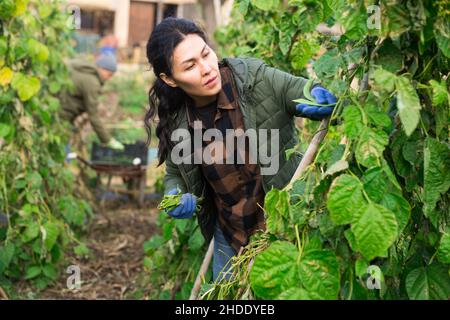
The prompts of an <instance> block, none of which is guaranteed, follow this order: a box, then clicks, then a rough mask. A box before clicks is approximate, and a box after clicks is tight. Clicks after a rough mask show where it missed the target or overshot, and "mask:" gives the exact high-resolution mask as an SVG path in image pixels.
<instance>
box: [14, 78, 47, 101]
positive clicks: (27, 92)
mask: <svg viewBox="0 0 450 320" xmlns="http://www.w3.org/2000/svg"><path fill="white" fill-rule="evenodd" d="M11 86H12V88H13V89H14V90H16V91H17V94H18V95H19V98H20V100H22V101H27V100H29V99H30V98H31V97H33V96H34V95H36V94H37V93H38V92H39V90H40V89H41V82H40V80H39V79H38V78H36V77H32V76H26V75H23V74H22V73H20V72H17V73H15V74H14V77H13V79H12V82H11Z"/></svg>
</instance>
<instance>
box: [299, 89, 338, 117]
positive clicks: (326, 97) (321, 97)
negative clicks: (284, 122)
mask: <svg viewBox="0 0 450 320" xmlns="http://www.w3.org/2000/svg"><path fill="white" fill-rule="evenodd" d="M311 95H312V96H313V97H314V99H315V100H316V102H317V103H318V104H333V106H329V107H320V106H314V105H307V104H298V105H296V106H295V109H296V110H297V112H298V113H299V116H300V117H304V118H309V119H311V120H317V121H319V120H322V119H324V118H326V117H328V116H330V115H331V114H332V113H333V108H334V105H335V104H336V102H337V98H336V97H335V96H334V95H333V94H332V93H331V92H330V91H328V90H327V89H325V88H323V87H321V86H316V87H314V88H313V89H312V90H311Z"/></svg>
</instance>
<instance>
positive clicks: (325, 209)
mask: <svg viewBox="0 0 450 320" xmlns="http://www.w3.org/2000/svg"><path fill="white" fill-rule="evenodd" d="M284 3H285V2H283V5H282V4H281V2H280V1H267V0H240V1H238V2H237V6H236V9H238V10H239V11H240V12H241V14H239V12H238V11H237V10H235V14H234V15H233V17H234V21H233V22H232V23H230V25H229V26H228V27H226V29H224V30H221V31H219V32H218V33H217V35H218V39H219V45H222V47H224V48H226V53H227V54H232V53H234V54H236V55H239V54H242V53H245V54H247V53H250V54H252V55H254V56H259V57H261V58H263V59H264V60H266V62H268V63H270V64H272V65H274V66H276V67H279V68H282V69H284V70H287V71H290V72H293V73H298V74H304V75H308V74H309V73H308V72H307V70H306V69H305V68H306V67H307V65H308V61H310V60H311V59H314V62H313V65H312V70H310V71H312V72H313V73H311V75H310V76H313V77H316V78H317V79H318V80H319V81H320V82H321V83H322V84H323V85H324V86H325V87H327V88H329V89H330V90H331V91H333V92H334V93H335V94H336V95H337V96H338V97H339V101H338V104H337V106H336V107H335V111H334V113H333V116H332V119H331V123H332V124H334V125H330V126H329V127H328V134H327V136H326V137H325V141H324V142H323V144H322V146H321V148H320V150H319V153H318V155H317V157H316V160H315V161H314V163H313V164H312V165H311V166H310V167H308V169H307V170H306V171H305V172H304V174H303V175H302V176H301V177H300V178H299V179H298V180H297V181H295V183H294V185H293V187H292V189H286V190H276V189H274V190H271V191H270V192H268V194H267V195H266V198H265V204H264V208H265V211H266V214H267V230H266V235H265V236H264V235H263V237H262V238H261V235H258V236H257V237H260V239H263V240H259V243H258V245H257V246H255V245H253V244H250V245H249V250H247V252H244V253H243V255H241V256H240V257H237V258H235V259H234V265H235V270H236V271H235V274H234V277H233V278H232V280H231V281H230V282H223V283H217V284H216V285H215V286H214V287H213V288H212V289H210V290H209V291H208V292H207V293H206V294H205V298H232V299H239V298H255V297H256V298H261V299H448V298H449V297H450V277H449V267H450V265H449V262H450V261H449V260H450V256H449V252H450V250H449V240H448V239H449V234H450V225H449V222H450V215H449V212H450V210H449V204H450V201H449V200H450V199H449V193H448V189H449V187H450V176H449V175H450V149H449V143H448V135H449V130H448V115H449V99H450V95H449V92H448V74H449V66H450V64H449V62H450V60H449V58H450V51H449V49H450V45H449V44H450V23H449V21H450V19H449V12H450V11H449V8H448V2H445V1H428V0H418V1H404V0H398V1H395V0H392V1H376V2H375V1H374V2H372V1H331V0H330V1H315V0H309V1H296V0H292V1H289V2H288V5H287V6H286V5H285V4H284ZM372 4H377V5H378V7H375V8H378V9H379V10H380V11H379V13H380V18H381V23H380V27H381V28H379V29H377V28H370V29H369V28H368V25H369V26H371V24H370V23H369V24H368V23H367V20H368V19H371V18H372V17H373V16H372V15H370V14H369V15H368V14H367V6H369V5H372ZM320 22H324V23H325V24H327V25H328V26H331V25H333V24H335V23H339V24H340V25H341V26H342V27H343V34H342V35H340V36H339V35H338V36H336V35H326V34H320V33H318V32H317V31H316V27H317V25H318V24H319V23H320ZM247 30H252V32H251V33H248V32H247ZM231 39H233V41H230V40H231ZM232 43H234V44H235V45H231V46H230V44H232ZM319 48H321V49H320V50H319ZM319 51H320V52H319ZM300 96H301V93H299V97H300ZM305 122H306V124H305V128H304V131H303V132H302V133H301V134H302V140H303V135H307V136H311V134H312V133H314V132H315V130H316V129H317V126H318V123H314V122H310V121H307V120H306V121H305ZM344 136H345V138H344ZM343 138H344V139H343ZM258 249H260V250H258ZM248 270H250V271H248ZM247 271H248V272H247ZM224 288H226V290H225V289H224Z"/></svg>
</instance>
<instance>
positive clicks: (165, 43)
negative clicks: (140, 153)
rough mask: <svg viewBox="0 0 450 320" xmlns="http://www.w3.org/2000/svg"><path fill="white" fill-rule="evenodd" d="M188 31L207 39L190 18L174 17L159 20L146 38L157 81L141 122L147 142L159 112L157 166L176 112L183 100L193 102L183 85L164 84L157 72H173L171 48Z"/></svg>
mask: <svg viewBox="0 0 450 320" xmlns="http://www.w3.org/2000/svg"><path fill="white" fill-rule="evenodd" d="M189 34H197V35H198V36H200V37H201V38H202V39H203V40H204V41H205V42H206V43H207V42H208V41H207V36H206V33H205V32H204V31H203V30H202V29H201V28H200V27H199V26H198V25H196V24H195V23H194V22H193V21H191V20H187V19H181V18H173V17H169V18H165V19H164V20H162V21H161V23H159V24H158V25H157V26H156V27H155V29H154V30H153V32H152V34H151V35H150V38H149V40H148V42H147V59H148V62H149V63H150V64H151V66H152V67H153V71H154V73H155V75H156V81H155V83H154V85H153V87H152V88H150V91H149V95H148V98H149V99H148V100H149V109H148V111H147V113H146V114H145V118H144V124H145V128H146V130H147V134H148V140H147V144H149V143H150V140H151V124H152V122H153V121H154V119H155V117H156V115H158V118H159V122H158V124H157V126H156V136H157V137H158V139H159V144H158V159H159V163H158V166H160V165H161V164H162V163H164V161H165V160H166V158H167V156H168V153H169V147H170V146H171V141H170V136H171V133H172V131H173V130H174V129H176V128H173V125H174V123H173V122H174V121H173V120H174V118H175V116H176V115H177V113H178V111H179V110H180V109H181V108H182V107H183V106H184V105H185V104H186V103H189V104H190V103H192V98H191V97H189V96H188V95H187V94H186V93H185V92H184V91H183V90H182V89H180V88H178V87H176V88H172V87H171V86H169V85H167V84H166V83H165V82H164V81H163V80H162V79H161V78H160V77H159V75H160V74H161V73H165V74H166V75H167V76H169V77H170V76H172V71H173V69H172V62H173V61H172V57H173V52H174V50H175V48H176V46H177V45H178V44H179V43H180V42H182V41H183V40H184V38H185V37H186V36H187V35H189Z"/></svg>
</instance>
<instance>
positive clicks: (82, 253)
mask: <svg viewBox="0 0 450 320" xmlns="http://www.w3.org/2000/svg"><path fill="white" fill-rule="evenodd" d="M73 251H74V253H75V254H76V255H77V256H78V257H86V256H88V255H89V252H90V250H89V248H88V247H87V246H86V245H85V244H84V243H80V244H79V245H77V246H76V247H75V248H74V249H73Z"/></svg>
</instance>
